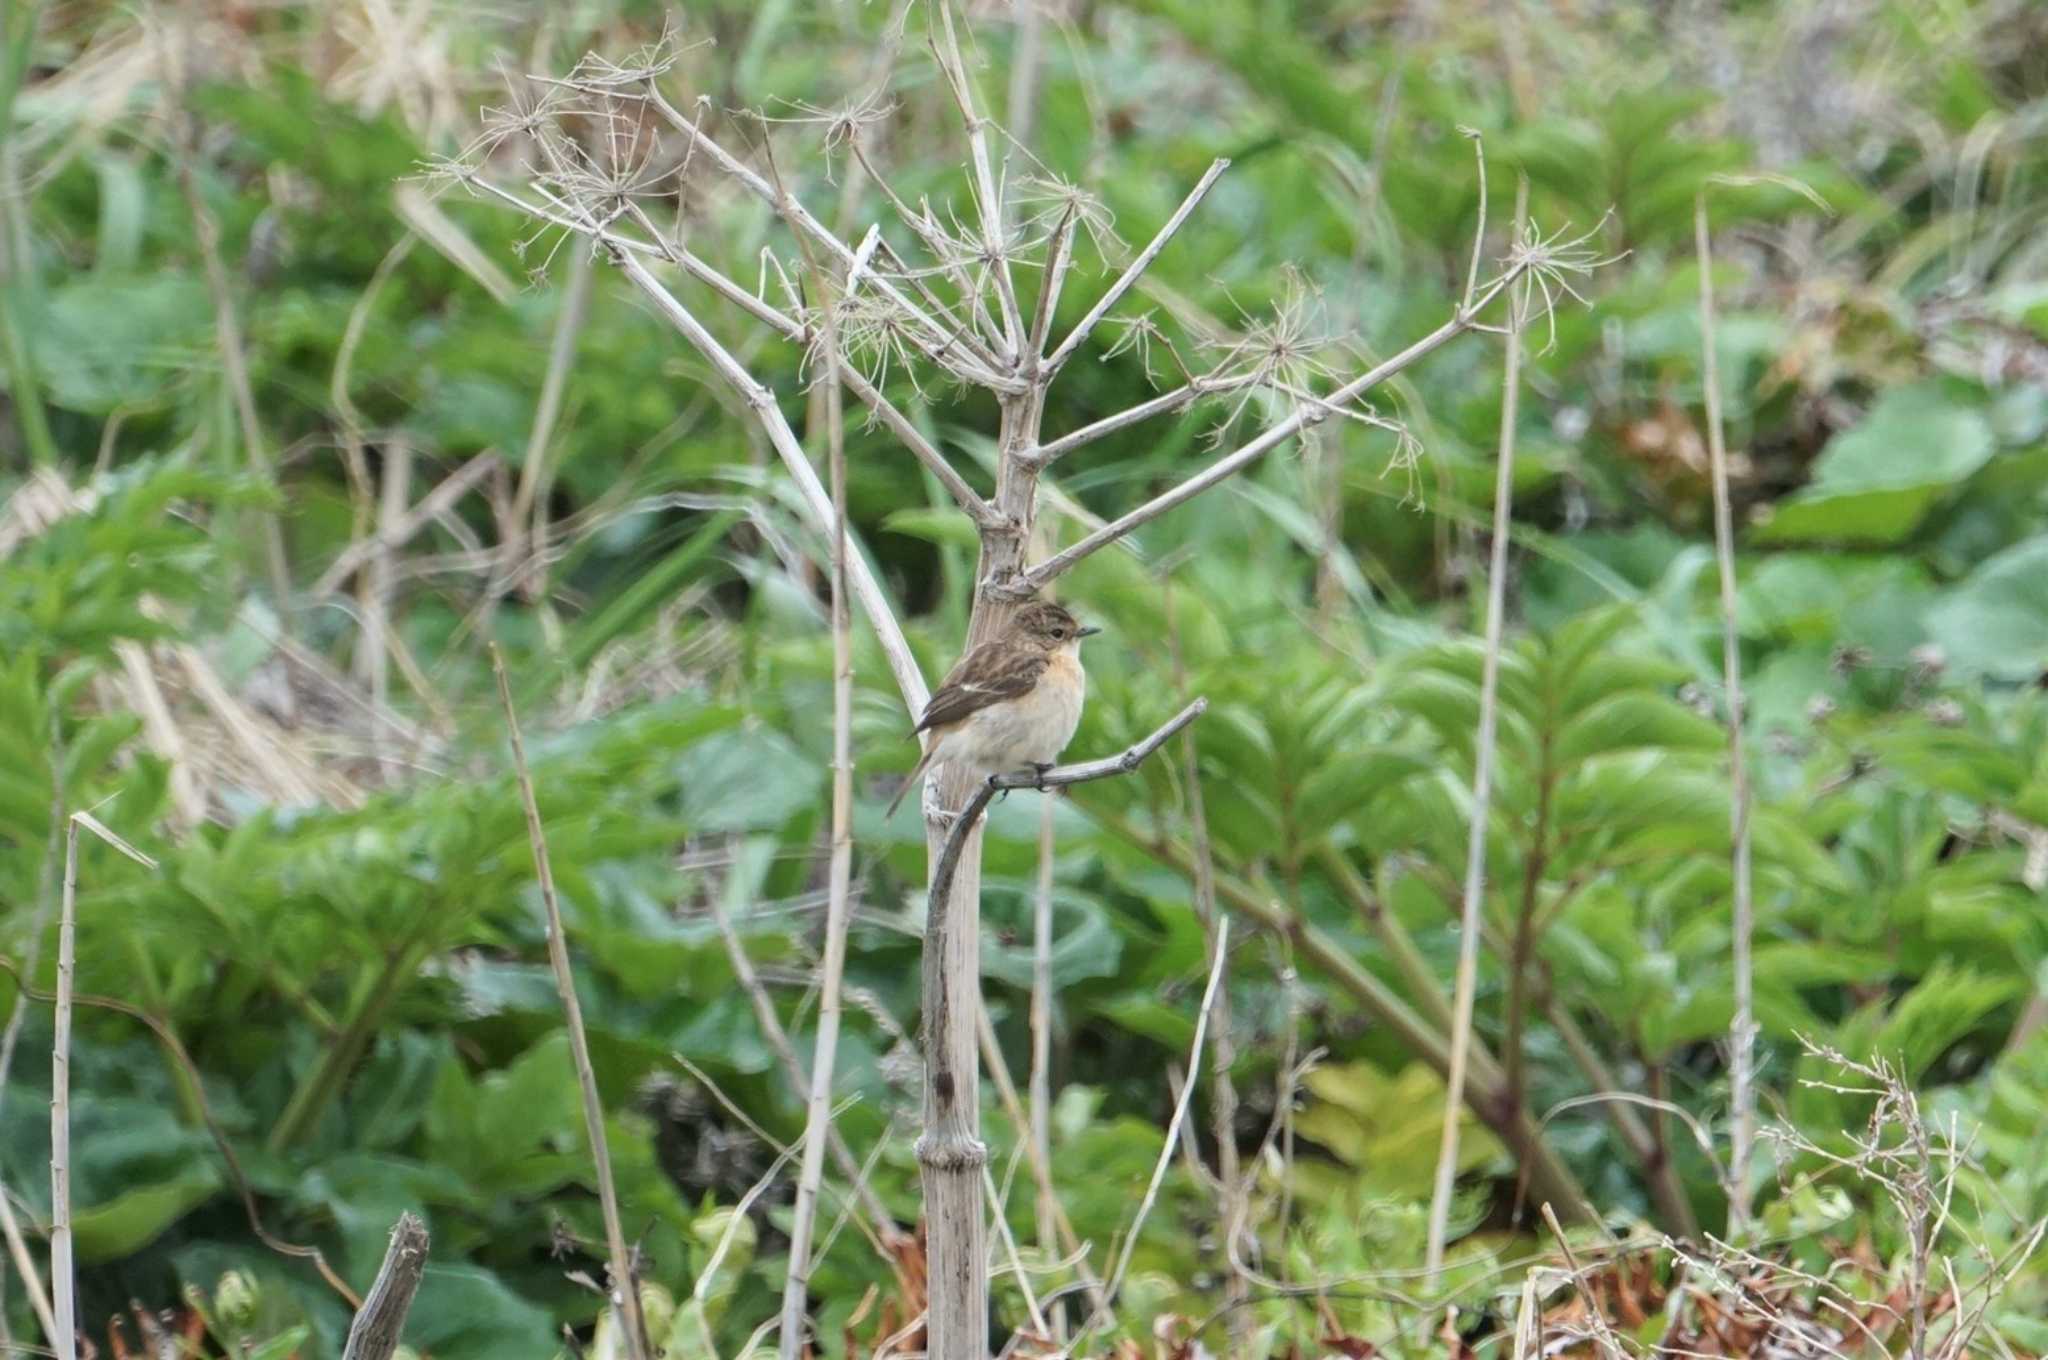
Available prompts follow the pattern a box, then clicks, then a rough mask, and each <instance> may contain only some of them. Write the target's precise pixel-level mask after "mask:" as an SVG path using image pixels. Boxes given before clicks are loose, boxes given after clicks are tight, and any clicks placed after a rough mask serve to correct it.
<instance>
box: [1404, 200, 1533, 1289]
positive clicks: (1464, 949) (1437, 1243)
mask: <svg viewBox="0 0 2048 1360" xmlns="http://www.w3.org/2000/svg"><path fill="white" fill-rule="evenodd" d="M1528 201H1529V186H1528V182H1527V181H1526V180H1525V181H1524V182H1523V184H1522V186H1521V189H1520V190H1519V192H1518V193H1517V195H1516V204H1515V230H1516V235H1517V237H1518V238H1519V236H1520V234H1521V225H1522V222H1523V221H1524V220H1525V219H1526V217H1527V215H1528ZM1521 387H1522V304H1521V300H1520V299H1519V298H1517V297H1514V296H1512V295H1511V296H1510V297H1509V299H1508V323H1507V367H1506V372H1505V373H1504V375H1503V376H1502V378H1501V402H1500V455H1499V458H1498V460H1497V466H1496V468H1495V476H1494V486H1493V556H1492V561H1491V562H1490V563H1489V564H1488V566H1487V582H1486V659H1485V663H1484V667H1483V669H1482V671H1481V675H1480V682H1479V733H1478V736H1477V737H1476V738H1475V740H1474V756H1473V770H1472V826H1471V831H1470V834H1469V835H1468V837H1467V840H1466V854H1465V897H1464V904H1463V910H1462V912H1461V914H1460V917H1459V922H1458V975H1457V984H1456V994H1455V997H1454V999H1453V1002H1452V1010H1453V1015H1452V1028H1451V1063H1450V1072H1449V1073H1448V1075H1447V1076H1446V1077H1445V1079H1444V1081H1445V1087H1446V1090H1445V1095H1444V1122H1443V1135H1442V1138H1441V1140H1440V1141H1439V1144H1438V1148H1437V1161H1436V1185H1435V1188H1434V1190H1433V1191H1432V1193H1431V1196H1430V1201H1429V1227H1428V1238H1427V1241H1426V1244H1425V1246H1424V1256H1423V1263H1424V1264H1423V1268H1424V1269H1425V1270H1426V1271H1427V1272H1428V1273H1429V1277H1430V1281H1431V1285H1432V1287H1434V1284H1435V1279H1436V1275H1437V1272H1438V1271H1439V1270H1441V1269H1442V1268H1443V1263H1444V1233H1445V1230H1446V1228H1447V1227H1448V1225H1449V1221H1450V1213H1451V1189H1452V1186H1453V1184H1454V1183H1455V1182H1456V1180H1457V1175H1458V1126H1459V1124H1460V1122H1461V1121H1462V1120H1463V1118H1464V1114H1465V1108H1464V1101H1465V1064H1466V1055H1467V1053H1468V1052H1469V1050H1470V1049H1471V1046H1472V1003H1473V996H1474V994H1475V992H1476V991H1477V989H1478V976H1479V927H1480V912H1481V910H1482V908H1483V906H1484V904H1485V900H1486V829H1487V819H1488V815H1489V810H1490V808H1491V806H1492V801H1493V758H1494V735H1495V730H1496V728H1497V726H1498V723H1499V712H1500V649H1501V633H1502V630H1503V627H1504V624H1505V618H1506V615H1507V576H1508V531H1509V529H1510V528H1511V527H1512V523H1513V510H1514V492H1515V418H1516V413H1517V408H1518V406H1519V398H1520V395H1521ZM1532 872H1533V870H1532Z"/></svg>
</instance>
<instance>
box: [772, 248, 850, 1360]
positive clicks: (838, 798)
mask: <svg viewBox="0 0 2048 1360" xmlns="http://www.w3.org/2000/svg"><path fill="white" fill-rule="evenodd" d="M805 253H806V255H807V256H808V254H809V252H808V250H806V252H805ZM810 274H811V278H812V281H813V285H814V286H815V287H816V288H817V289H818V291H819V294H820V300H819V308H820V314H821V317H822V319H823V322H824V327H825V355H826V358H825V431H826V436H825V437H826V443H827V449H828V454H827V457H828V462H829V465H830V466H829V468H828V476H829V478H830V481H831V484H832V859H831V867H830V869H829V871H828V877H827V894H828V895H827V905H826V909H825V957H824V961H823V963H822V965H821V969H820V977H819V980H818V1040H817V1046H816V1049H815V1052H814V1055H813V1057H812V1059H811V1091H810V1110H809V1114H808V1117H807V1118H806V1120H805V1123H804V1151H803V1163H802V1170H801V1171H800V1172H799V1174H798V1177H797V1186H796V1204H795V1206H794V1210H793V1215H794V1216H793V1218H792V1221H791V1224H790V1234H789V1272H788V1275H787V1277H786V1278H785V1279H784V1281H783V1287H782V1331H781V1335H780V1337H779V1338H778V1340H779V1344H780V1347H781V1355H782V1360H800V1357H801V1356H802V1355H803V1353H804V1340H805V1326H804V1319H805V1305H806V1303H807V1302H808V1301H809V1295H810V1282H811V1266H812V1261H811V1239H812V1234H813V1231H814V1229H815V1227H816V1223H817V1216H818V1190H819V1187H820V1186H821V1185H822V1184H823V1182H824V1178H825V1151H826V1144H827V1141H828V1135H829V1134H830V1132H831V1128H832V1073H833V1068H834V1065H835V1062H836V1059H837V1056H838V1051H839V1019H840V983H841V981H842V979H843V977H844V975H845V972H846V927H847V916H848V898H849V896H850V890H851V885H852V879H853V614H852V606H851V604H850V603H849V601H848V598H847V597H848V590H847V579H846V428H845V420H844V418H843V412H842V410H841V406H840V393H839V335H838V326H837V322H836V313H835V311H834V308H833V302H832V298H831V293H830V289H831V284H830V283H829V282H828V281H827V279H826V277H825V275H824V273H823V271H821V270H819V269H817V268H816V267H815V266H814V267H813V268H812V269H811V271H810Z"/></svg>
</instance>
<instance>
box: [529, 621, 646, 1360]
mask: <svg viewBox="0 0 2048 1360" xmlns="http://www.w3.org/2000/svg"><path fill="white" fill-rule="evenodd" d="M491 670H492V672H493V673H494V674H495V675H496V676H497V679H498V702H499V703H500V704H502V705H503V706H504V709H505V731H506V733H507V734H508V735H509V736H510V737H511V739H512V768H513V771H514V773H516V774H517V775H518V777H519V797H520V801H521V803H522V804H523V805H524V807H525V809H526V837H527V840H528V842H529V843H530V844H531V846H532V848H533V867H534V874H535V877H537V878H538V879H539V881H540V900H541V905H542V906H543V907H544V908H546V910H547V916H548V964H549V966H550V967H552V968H553V969H554V973H555V991H556V992H557V993H559V994H560V996H561V999H562V1020H563V1026H564V1028H565V1029H566V1030H567V1031H568V1034H569V1054H570V1057H571V1058H572V1059H574V1061H575V1064H576V1084H577V1086H578V1087H579V1088H580V1089H581V1091H582V1094H583V1126H584V1131H585V1132H586V1133H588V1134H589V1136H590V1156H591V1160H592V1161H593V1162H595V1163H596V1168H597V1200H598V1204H599V1206H600V1208H602V1210H603V1211H604V1237H605V1246H606V1248H607V1249H608V1251H609V1253H610V1256H611V1272H612V1290H611V1297H612V1304H613V1306H614V1307H616V1308H617V1309H618V1310H619V1320H620V1322H621V1324H622V1330H623V1331H624V1333H625V1337H626V1355H627V1356H628V1360H653V1357H654V1348H653V1346H652V1345H651V1343H650V1342H649V1340H648V1337H647V1319H646V1318H645V1317H644V1316H643V1315H642V1314H641V1311H640V1284H639V1281H637V1280H635V1279H634V1278H633V1257H632V1253H631V1252H630V1251H629V1250H628V1249H627V1246H626V1232H625V1228H624V1227H623V1226H622V1224H621V1222H620V1219H619V1195H618V1190H617V1188H616V1187H615V1186H614V1185H613V1183H612V1158H611V1150H610V1148H609V1147H608V1146H607V1143H606V1139H605V1132H604V1102H603V1101H602V1100H600V1099H599V1098H598V1094H597V1071H596V1069H595V1068H593V1067H592V1066H591V1063H590V1040H589V1037H588V1036H587V1035H586V1034H585V1033H584V1030H583V1005H582V1003H581V1002H580V1001H578V1000H577V999H576V977H575V974H574V973H572V972H571V971H570V969H569V941H568V937H567V935H566V934H565V933H564V930H563V926H562V903H561V899H560V898H559V897H558V896H557V895H556V893H555V871H554V868H553V866H552V864H551V863H550V862H549V860H548V842H547V833H546V832H545V831H544V830H543V829H542V827H541V821H540V800H539V799H538V797H536V796H535V794H534V790H533V775H532V773H531V772H530V771H529V770H528V769H527V765H526V742H525V740H524V738H522V737H521V736H520V734H519V714H518V713H517V712H516V711H514V709H513V707H512V683H511V681H509V680H508V679H506V677H505V658H504V657H503V656H502V655H501V654H500V653H499V651H498V649H497V647H496V646H493V647H492V648H491Z"/></svg>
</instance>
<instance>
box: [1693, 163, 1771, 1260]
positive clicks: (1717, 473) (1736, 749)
mask: <svg viewBox="0 0 2048 1360" xmlns="http://www.w3.org/2000/svg"><path fill="white" fill-rule="evenodd" d="M1693 245H1694V248H1695V249H1696V251H1697V253H1698V255H1699V265H1700V367H1701V377H1702V380H1703V381H1704V382H1705V383H1706V388H1707V459H1708V467H1709V469H1710V471H1711V473H1712V475H1713V479H1714V560H1715V562H1716V564H1717V565H1718V567H1719V569H1720V577H1721V669H1722V684H1723V685H1724V686H1726V688H1727V690H1728V778H1729V796H1728V833H1729V837H1730V839H1731V840H1733V842H1734V865H1733V870H1734V875H1735V883H1734V889H1735V904H1734V905H1735V921H1734V926H1735V929H1734V935H1735V939H1734V959H1733V961H1732V965H1733V968H1734V972H1735V1019H1734V1022H1733V1023H1732V1024H1731V1025H1730V1026H1729V1034H1728V1041H1729V1050H1730V1051H1729V1055H1728V1088H1729V1089H1728V1104H1729V1112H1728V1113H1729V1121H1730V1124H1731V1126H1732V1127H1731V1128H1730V1129H1729V1133H1728V1144H1729V1147H1728V1236H1729V1238H1730V1240H1732V1241H1737V1242H1739V1241H1741V1240H1742V1235H1743V1231H1744V1229H1745V1228H1746V1227H1747V1226H1748V1220H1749V1161H1750V1156H1751V1152H1752V1150H1753V1148H1754V1146H1755V1143H1756V1091H1755V1088H1754V1082H1755V1071H1754V1065H1755V1057H1756V1015H1755V1009H1756V1002H1755V996H1754V982H1753V977H1752V973H1751V966H1750V944H1751V941H1752V939H1753V938H1754V936H1755V934H1756V903H1755V900H1754V898H1753V897H1752V896H1751V890H1750V864H1749V767H1748V764H1747V763H1746V762H1745V761H1744V759H1743V754H1742V719H1743V712H1742V653H1741V650H1740V648H1739V646H1738V644H1737V642H1736V632H1735V515H1734V511H1733V510H1732V508H1731V507H1730V503H1729V498H1728V445H1727V441H1726V437H1725V436H1724V435H1723V434H1722V427H1721V374H1720V363H1719V360H1718V358H1717V356H1716V355H1715V353H1714V257H1713V251H1712V249H1711V242H1710V241H1709V239H1708V234H1707V199H1706V195H1705V194H1704V193H1703V194H1701V195H1700V196H1699V197H1697V198H1696V199H1694V201H1693Z"/></svg>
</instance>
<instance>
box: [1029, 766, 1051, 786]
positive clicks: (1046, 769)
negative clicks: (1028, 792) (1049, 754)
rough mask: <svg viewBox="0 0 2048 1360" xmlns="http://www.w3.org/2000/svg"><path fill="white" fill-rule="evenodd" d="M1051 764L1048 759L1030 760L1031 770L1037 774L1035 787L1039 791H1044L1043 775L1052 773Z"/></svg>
mask: <svg viewBox="0 0 2048 1360" xmlns="http://www.w3.org/2000/svg"><path fill="white" fill-rule="evenodd" d="M1052 764H1053V763H1052V762H1051V761H1050V760H1034V761H1032V762H1031V769H1032V771H1033V772H1034V773H1036V774H1037V775H1038V783H1037V785H1036V788H1037V789H1038V791H1039V792H1040V793H1044V792H1045V777H1046V776H1047V775H1049V774H1051V773H1052Z"/></svg>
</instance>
